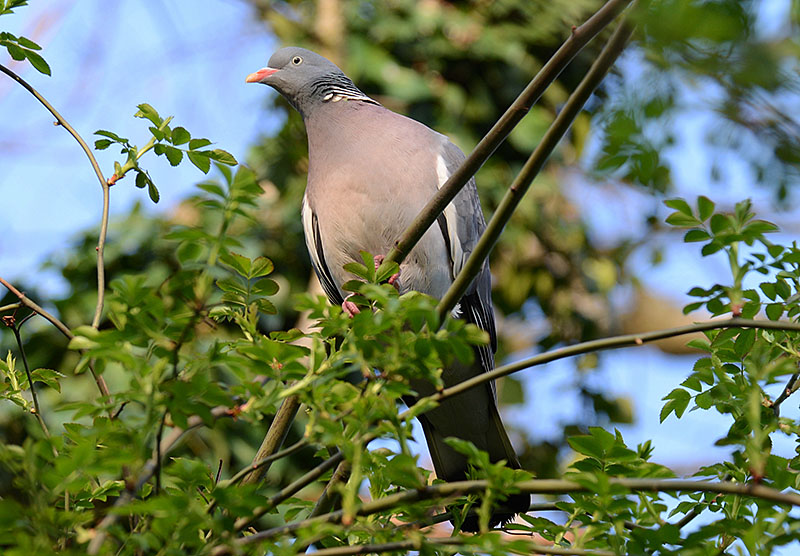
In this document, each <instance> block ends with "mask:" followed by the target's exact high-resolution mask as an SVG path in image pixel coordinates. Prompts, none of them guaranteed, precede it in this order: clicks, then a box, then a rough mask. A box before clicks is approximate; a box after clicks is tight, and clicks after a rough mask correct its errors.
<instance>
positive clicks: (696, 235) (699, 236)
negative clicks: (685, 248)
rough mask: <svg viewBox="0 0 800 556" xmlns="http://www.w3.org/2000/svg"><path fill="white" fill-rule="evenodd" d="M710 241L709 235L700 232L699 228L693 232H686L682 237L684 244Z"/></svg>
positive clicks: (703, 231) (702, 231) (705, 232)
mask: <svg viewBox="0 0 800 556" xmlns="http://www.w3.org/2000/svg"><path fill="white" fill-rule="evenodd" d="M709 239H711V234H709V233H708V232H707V231H705V230H701V229H699V228H695V229H693V230H689V231H688V232H686V235H684V236H683V241H684V243H693V242H696V241H707V240H709Z"/></svg>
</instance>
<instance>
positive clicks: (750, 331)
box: [733, 328, 756, 359]
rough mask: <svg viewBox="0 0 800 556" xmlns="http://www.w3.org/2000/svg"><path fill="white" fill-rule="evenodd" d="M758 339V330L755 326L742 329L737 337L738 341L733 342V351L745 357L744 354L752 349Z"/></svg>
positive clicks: (742, 357)
mask: <svg viewBox="0 0 800 556" xmlns="http://www.w3.org/2000/svg"><path fill="white" fill-rule="evenodd" d="M755 341H756V331H755V329H754V328H745V329H744V330H742V331H741V332H740V333H739V335H738V336H737V337H736V341H735V342H734V343H733V351H734V353H736V355H738V356H739V358H741V359H744V356H745V355H747V353H748V352H749V351H750V349H751V348H752V347H753V344H754V343H755Z"/></svg>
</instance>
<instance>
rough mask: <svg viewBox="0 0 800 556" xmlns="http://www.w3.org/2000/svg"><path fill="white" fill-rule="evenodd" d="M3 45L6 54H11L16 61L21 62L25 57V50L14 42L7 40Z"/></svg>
mask: <svg viewBox="0 0 800 556" xmlns="http://www.w3.org/2000/svg"><path fill="white" fill-rule="evenodd" d="M5 47H6V50H8V54H9V55H10V56H11V58H13V59H14V60H16V61H17V62H21V61H22V60H24V59H25V50H24V49H22V48H20V47H19V46H17V45H16V44H14V43H11V42H9V43H6V45H5Z"/></svg>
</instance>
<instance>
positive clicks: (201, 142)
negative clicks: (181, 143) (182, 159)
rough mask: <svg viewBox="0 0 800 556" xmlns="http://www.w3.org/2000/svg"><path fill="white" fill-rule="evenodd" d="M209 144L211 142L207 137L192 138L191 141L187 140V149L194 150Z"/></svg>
mask: <svg viewBox="0 0 800 556" xmlns="http://www.w3.org/2000/svg"><path fill="white" fill-rule="evenodd" d="M210 144H211V141H209V140H208V139H202V138H201V139H192V140H191V141H189V149H191V150H195V149H199V148H201V147H205V146H207V145H210Z"/></svg>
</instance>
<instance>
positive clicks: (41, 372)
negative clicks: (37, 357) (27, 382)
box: [31, 369, 66, 392]
mask: <svg viewBox="0 0 800 556" xmlns="http://www.w3.org/2000/svg"><path fill="white" fill-rule="evenodd" d="M65 377H66V375H64V374H62V373H59V372H58V371H54V370H53V369H35V370H34V371H32V372H31V378H32V379H33V381H34V382H41V383H43V384H47V385H48V386H49V387H50V388H53V389H54V390H56V391H58V392H61V384H60V383H59V382H58V379H59V378H65Z"/></svg>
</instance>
